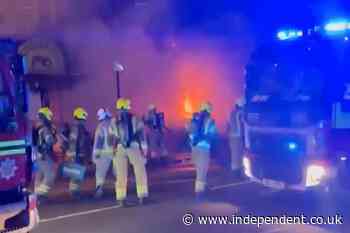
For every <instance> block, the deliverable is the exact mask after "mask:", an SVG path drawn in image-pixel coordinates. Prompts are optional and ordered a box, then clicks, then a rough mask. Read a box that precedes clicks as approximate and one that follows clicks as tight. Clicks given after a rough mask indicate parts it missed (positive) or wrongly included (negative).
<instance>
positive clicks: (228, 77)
mask: <svg viewBox="0 0 350 233" xmlns="http://www.w3.org/2000/svg"><path fill="white" fill-rule="evenodd" d="M158 2H159V3H160V2H162V4H157V2H155V1H150V3H149V5H148V6H147V5H140V6H138V7H136V8H133V7H131V8H130V7H125V10H124V11H123V12H118V14H117V16H114V15H110V14H107V13H108V12H107V13H106V12H104V11H103V9H104V8H103V7H102V8H101V6H103V5H101V2H98V1H91V0H89V1H84V4H82V3H80V4H81V5H80V7H79V5H76V4H77V3H75V5H74V6H73V5H69V4H67V5H66V6H65V7H66V9H69V10H71V12H69V11H62V12H64V14H65V20H62V24H61V25H60V26H58V30H57V31H58V34H60V37H61V38H63V41H64V44H65V46H66V49H67V50H68V51H69V54H70V56H71V57H72V58H71V59H72V61H73V65H74V70H75V71H78V72H79V73H81V77H79V80H78V82H77V83H76V84H75V85H74V86H72V88H71V89H67V90H65V91H63V92H61V93H56V94H55V97H53V99H54V102H55V104H56V105H58V106H57V107H56V108H57V109H60V111H62V115H61V117H60V118H61V119H60V120H61V121H69V120H70V119H71V111H72V110H73V109H74V107H76V106H82V107H85V108H86V109H87V110H88V111H89V113H90V121H89V125H90V126H91V127H92V126H94V125H95V123H96V120H95V113H96V110H97V109H98V108H99V107H109V108H110V109H113V110H114V103H115V100H116V87H115V86H116V80H115V78H114V74H113V71H112V64H113V62H114V61H118V62H120V63H121V64H123V65H124V66H125V68H126V69H125V71H124V72H123V73H122V74H121V84H122V95H123V96H125V97H129V98H131V99H132V103H133V104H132V105H133V109H134V111H135V112H136V113H138V114H142V113H144V112H145V111H146V109H147V106H148V104H151V103H152V104H155V105H157V106H158V107H159V109H160V110H162V111H165V112H166V116H167V120H168V124H169V125H170V127H176V128H178V127H183V125H184V122H185V120H186V117H188V116H189V114H190V112H188V111H196V110H197V109H198V107H199V104H200V103H201V102H202V101H206V100H208V101H211V102H212V103H213V105H214V111H215V114H214V116H215V117H216V119H217V121H218V123H219V125H220V126H221V128H223V126H224V125H225V123H226V120H227V118H228V115H229V112H230V111H231V109H232V107H233V103H234V100H235V99H236V98H237V97H239V96H240V95H241V94H242V91H243V83H242V79H243V72H244V64H245V63H246V61H247V55H248V53H249V49H250V47H251V43H250V41H249V40H247V39H246V38H247V35H248V34H247V30H246V29H245V28H242V26H241V25H245V24H244V20H243V18H242V17H239V16H236V15H230V16H225V17H222V18H220V19H217V20H216V21H212V22H210V24H211V25H207V26H208V27H213V25H214V26H215V25H219V24H223V23H224V24H227V27H231V29H230V32H231V34H230V35H225V36H221V37H218V36H211V37H209V36H207V35H206V34H205V33H197V32H190V33H186V34H175V33H172V32H173V31H174V30H173V28H174V25H173V24H171V22H172V21H171V20H169V17H168V18H167V17H165V16H169V15H170V12H171V9H170V8H169V7H168V5H167V4H166V1H164V0H163V1H158ZM67 3H68V2H67ZM156 6H157V7H156ZM104 7H106V5H104ZM101 12H102V13H101ZM79 14H80V15H79ZM68 19H69V20H68ZM166 19H167V20H166ZM237 20H238V21H239V23H237ZM70 22H74V23H70ZM150 22H158V24H156V26H154V27H156V29H154V28H152V27H150ZM157 27H159V28H160V29H161V30H160V31H162V30H163V29H164V30H165V31H166V32H167V33H166V34H165V36H163V37H162V39H163V40H162V42H163V43H162V46H159V41H158V42H157V40H156V37H154V35H155V34H157V33H150V32H154V31H156V32H157ZM159 28H158V29H159ZM164 30H163V31H164ZM242 41H243V42H242ZM186 101H187V105H190V108H191V109H190V110H189V109H188V106H187V108H185V102H186Z"/></svg>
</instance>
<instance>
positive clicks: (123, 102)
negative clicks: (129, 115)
mask: <svg viewBox="0 0 350 233" xmlns="http://www.w3.org/2000/svg"><path fill="white" fill-rule="evenodd" d="M116 108H117V109H118V110H122V109H124V110H130V109H131V102H130V100H129V99H125V98H119V99H118V100H117V102H116Z"/></svg>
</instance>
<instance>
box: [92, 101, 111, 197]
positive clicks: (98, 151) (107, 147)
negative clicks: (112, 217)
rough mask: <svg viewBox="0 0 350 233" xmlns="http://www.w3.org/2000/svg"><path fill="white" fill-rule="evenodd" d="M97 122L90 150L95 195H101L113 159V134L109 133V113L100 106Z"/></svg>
mask: <svg viewBox="0 0 350 233" xmlns="http://www.w3.org/2000/svg"><path fill="white" fill-rule="evenodd" d="M97 119H98V121H99V124H98V125H97V128H96V131H95V137H94V139H95V141H94V147H93V152H92V160H93V162H94V163H95V165H96V193H95V197H96V198H99V197H101V196H102V195H103V185H104V183H105V179H106V175H107V172H108V170H109V167H110V166H111V163H112V161H113V135H112V134H111V133H110V130H109V129H110V127H111V115H110V113H109V112H108V111H107V110H106V109H104V108H101V109H99V110H98V111H97Z"/></svg>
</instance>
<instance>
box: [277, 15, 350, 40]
mask: <svg viewBox="0 0 350 233" xmlns="http://www.w3.org/2000/svg"><path fill="white" fill-rule="evenodd" d="M313 33H326V34H328V35H339V34H346V36H345V37H344V40H345V41H349V36H347V33H350V20H345V19H333V20H331V21H329V22H328V23H326V24H324V25H322V26H315V27H314V28H311V29H306V30H305V33H304V31H303V30H300V29H288V30H281V31H279V32H278V33H277V38H278V39H279V40H293V39H297V38H300V37H303V36H304V35H305V34H307V35H311V34H313Z"/></svg>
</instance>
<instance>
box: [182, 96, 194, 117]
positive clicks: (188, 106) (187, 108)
mask: <svg viewBox="0 0 350 233" xmlns="http://www.w3.org/2000/svg"><path fill="white" fill-rule="evenodd" d="M184 111H185V117H186V118H190V117H191V116H192V114H193V106H192V102H191V100H190V97H189V96H186V97H185V101H184Z"/></svg>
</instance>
